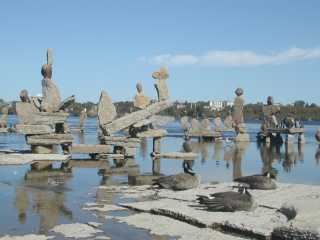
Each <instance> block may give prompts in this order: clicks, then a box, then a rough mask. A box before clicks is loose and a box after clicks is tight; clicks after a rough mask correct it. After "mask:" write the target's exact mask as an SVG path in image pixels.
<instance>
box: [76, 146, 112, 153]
mask: <svg viewBox="0 0 320 240" xmlns="http://www.w3.org/2000/svg"><path fill="white" fill-rule="evenodd" d="M112 152H113V147H112V146H110V145H88V144H72V147H71V153H112Z"/></svg>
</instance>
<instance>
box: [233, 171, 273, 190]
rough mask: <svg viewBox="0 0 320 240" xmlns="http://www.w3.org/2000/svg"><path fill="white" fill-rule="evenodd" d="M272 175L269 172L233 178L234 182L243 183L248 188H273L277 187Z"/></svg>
mask: <svg viewBox="0 0 320 240" xmlns="http://www.w3.org/2000/svg"><path fill="white" fill-rule="evenodd" d="M272 178H273V176H271V174H270V173H269V172H266V173H265V174H263V175H259V174H257V175H251V176H245V177H240V178H236V179H234V181H235V182H238V183H244V184H247V185H248V186H249V188H250V189H260V190H273V189H276V188H277V185H276V183H275V182H274V181H273V180H272Z"/></svg>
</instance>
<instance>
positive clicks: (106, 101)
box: [98, 91, 117, 126]
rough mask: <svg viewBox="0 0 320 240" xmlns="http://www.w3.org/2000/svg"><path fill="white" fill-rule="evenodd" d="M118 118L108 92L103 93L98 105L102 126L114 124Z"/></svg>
mask: <svg viewBox="0 0 320 240" xmlns="http://www.w3.org/2000/svg"><path fill="white" fill-rule="evenodd" d="M116 116H117V112H116V108H115V106H114V104H113V103H112V100H111V98H110V96H109V95H108V93H107V92H106V91H102V92H101V95H100V100H99V104H98V120H99V124H100V126H103V125H105V124H108V123H110V122H112V121H113V120H114V119H115V118H116Z"/></svg>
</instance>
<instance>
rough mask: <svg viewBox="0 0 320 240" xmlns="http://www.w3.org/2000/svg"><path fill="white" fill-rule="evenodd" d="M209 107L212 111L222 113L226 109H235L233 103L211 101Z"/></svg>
mask: <svg viewBox="0 0 320 240" xmlns="http://www.w3.org/2000/svg"><path fill="white" fill-rule="evenodd" d="M209 107H210V109H211V110H214V111H221V110H223V109H224V108H226V107H233V102H229V101H225V100H224V101H210V102H209Z"/></svg>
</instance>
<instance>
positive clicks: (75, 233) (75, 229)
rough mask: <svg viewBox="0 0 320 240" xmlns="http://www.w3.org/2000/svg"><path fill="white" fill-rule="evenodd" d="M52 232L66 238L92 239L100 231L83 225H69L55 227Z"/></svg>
mask: <svg viewBox="0 0 320 240" xmlns="http://www.w3.org/2000/svg"><path fill="white" fill-rule="evenodd" d="M52 231H53V232H55V233H59V234H62V235H63V236H64V237H67V238H92V237H94V236H95V235H96V234H98V233H101V232H102V231H101V230H99V229H97V228H94V227H92V226H89V225H88V224H83V223H71V224H62V225H58V226H55V227H54V228H53V229H52Z"/></svg>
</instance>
